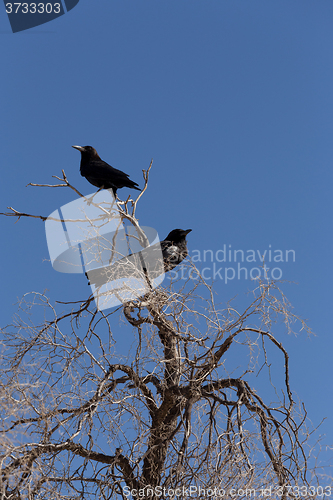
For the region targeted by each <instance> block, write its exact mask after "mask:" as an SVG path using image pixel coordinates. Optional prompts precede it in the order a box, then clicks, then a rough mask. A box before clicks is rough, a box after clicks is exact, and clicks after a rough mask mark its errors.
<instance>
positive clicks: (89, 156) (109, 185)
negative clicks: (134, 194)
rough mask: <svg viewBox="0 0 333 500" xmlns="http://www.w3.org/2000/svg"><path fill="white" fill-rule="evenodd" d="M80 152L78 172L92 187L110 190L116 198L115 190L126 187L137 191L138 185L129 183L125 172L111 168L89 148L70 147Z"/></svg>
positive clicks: (94, 150)
mask: <svg viewBox="0 0 333 500" xmlns="http://www.w3.org/2000/svg"><path fill="white" fill-rule="evenodd" d="M72 147H73V148H75V149H78V150H79V151H80V152H81V163H80V172H81V175H82V176H83V177H85V178H86V179H87V181H89V182H90V184H92V185H93V186H96V187H98V188H99V189H112V191H113V193H114V196H115V197H116V193H117V189H120V188H123V187H128V188H132V189H137V190H138V191H141V189H140V188H138V187H137V186H138V184H137V183H136V182H133V181H131V179H130V178H129V177H128V175H127V174H125V172H122V171H121V170H118V169H116V168H113V167H111V165H109V164H108V163H106V162H105V161H103V160H102V159H101V158H100V157H99V156H98V154H97V151H96V149H94V148H93V147H91V146H72Z"/></svg>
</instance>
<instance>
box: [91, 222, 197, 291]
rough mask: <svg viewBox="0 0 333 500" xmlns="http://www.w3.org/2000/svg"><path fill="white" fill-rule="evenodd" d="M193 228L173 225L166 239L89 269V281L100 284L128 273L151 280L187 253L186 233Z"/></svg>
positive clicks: (125, 276)
mask: <svg viewBox="0 0 333 500" xmlns="http://www.w3.org/2000/svg"><path fill="white" fill-rule="evenodd" d="M190 231H192V229H187V230H186V231H184V230H183V229H174V230H173V231H171V233H169V234H168V236H167V237H166V238H165V240H163V241H161V242H159V243H155V245H152V246H150V247H147V248H144V249H143V250H141V251H140V252H137V253H135V254H132V255H129V256H127V257H123V258H122V259H120V260H118V261H116V262H115V263H114V264H112V265H110V266H106V267H101V268H98V269H92V270H91V271H88V272H86V276H87V278H88V279H89V281H90V285H95V286H96V287H100V286H102V285H104V284H105V283H108V282H110V281H114V280H117V279H121V278H128V277H134V278H135V277H137V278H138V279H140V278H142V275H143V274H144V275H146V278H147V277H148V279H149V280H152V279H154V278H157V277H158V276H160V275H161V274H162V273H164V272H167V271H171V270H172V269H174V268H175V267H176V266H178V264H180V263H181V262H182V261H183V260H184V259H185V258H186V257H187V255H188V251H187V245H186V235H187V234H188V233H189V232H190ZM161 251H162V258H161ZM162 259H163V260H162ZM142 271H143V273H142Z"/></svg>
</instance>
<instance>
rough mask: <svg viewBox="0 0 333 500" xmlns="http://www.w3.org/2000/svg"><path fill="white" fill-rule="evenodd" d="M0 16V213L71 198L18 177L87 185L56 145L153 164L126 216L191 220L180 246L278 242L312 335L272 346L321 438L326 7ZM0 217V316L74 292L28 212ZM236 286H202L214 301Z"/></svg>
mask: <svg viewBox="0 0 333 500" xmlns="http://www.w3.org/2000/svg"><path fill="white" fill-rule="evenodd" d="M1 9H2V10H0V43H1V51H0V57H1V70H2V71H1V73H2V76H1V83H0V86H1V101H2V102H1V123H2V127H1V129H2V130H1V174H2V182H1V207H0V211H2V212H3V211H6V207H7V206H13V207H15V208H16V209H18V210H22V211H25V212H30V213H35V214H42V215H46V216H47V215H49V214H50V213H51V212H53V211H54V210H56V209H57V208H58V207H60V206H62V205H64V204H66V203H69V202H70V201H72V200H73V199H75V196H73V193H72V192H71V191H70V190H65V189H57V190H56V189H54V190H47V189H38V188H32V187H25V186H26V184H28V183H29V182H36V183H50V182H52V178H51V176H52V175H61V169H65V171H66V174H67V176H68V177H69V180H70V181H71V182H72V183H73V184H74V185H75V186H76V187H77V188H78V189H79V190H80V191H82V192H84V193H91V192H92V189H91V186H90V185H89V184H88V183H87V181H86V180H85V179H84V178H82V177H81V176H80V174H79V158H80V155H79V153H78V152H77V151H75V150H74V149H72V148H71V145H72V144H79V145H86V144H89V145H92V146H94V147H95V148H96V149H97V151H98V152H99V154H100V156H101V157H102V158H103V159H105V160H106V161H108V162H109V163H111V164H112V165H113V166H114V167H116V168H120V169H122V170H124V171H125V172H126V173H128V174H130V177H131V178H132V179H133V180H134V181H136V182H138V183H139V184H140V185H141V186H142V185H143V182H142V177H141V170H142V169H146V168H147V167H148V165H149V162H150V159H151V158H152V157H153V158H154V166H153V170H152V172H151V180H150V185H149V190H148V192H147V193H146V194H145V197H144V199H143V200H142V202H141V204H140V206H139V209H138V216H139V219H140V223H141V224H144V225H148V226H151V227H154V228H156V229H157V231H158V232H159V234H160V237H161V238H164V237H165V236H166V234H168V232H169V231H170V230H171V229H174V228H177V227H180V228H183V229H187V228H192V229H193V232H192V233H191V234H190V235H189V237H188V241H189V248H190V250H191V252H193V251H194V250H199V251H200V252H203V250H205V249H211V250H212V251H213V252H214V253H215V252H216V251H218V250H219V249H223V248H224V245H226V248H227V249H229V248H231V249H242V250H243V251H244V252H246V251H247V250H250V249H254V250H256V251H257V250H259V251H260V252H261V253H263V252H264V251H265V250H267V251H268V250H269V249H271V250H272V252H273V251H274V250H282V251H283V253H284V252H285V251H286V250H289V249H293V250H294V251H295V262H293V261H289V262H288V263H286V262H280V263H277V266H276V267H279V268H281V270H282V273H283V276H282V278H283V279H286V280H289V281H294V282H297V284H294V285H291V284H289V283H286V284H285V285H284V291H285V292H286V294H287V296H288V298H289V299H290V301H291V302H292V303H293V305H294V307H295V313H296V314H299V315H300V316H302V317H303V318H306V319H308V324H309V326H310V327H311V328H312V329H313V331H314V332H315V333H316V334H317V336H316V337H312V339H308V338H307V336H306V335H305V334H301V335H299V336H298V337H297V338H293V337H288V336H287V335H286V334H285V333H283V332H282V333H281V336H280V337H279V338H280V340H281V341H282V342H283V343H284V345H285V347H286V348H287V350H289V353H290V362H291V385H292V388H293V390H294V391H295V393H297V394H298V396H299V397H300V399H301V400H302V401H304V402H305V404H306V407H307V410H308V414H309V417H310V418H311V420H312V421H313V423H314V424H318V423H319V422H320V420H321V419H322V418H323V417H327V420H326V422H325V423H324V424H323V427H322V433H326V438H325V441H326V442H327V444H329V445H331V446H332V444H333V416H332V415H333V397H332V396H333V394H332V379H333V363H332V353H333V337H332V327H331V323H332V320H331V309H332V227H331V217H332V161H333V141H332V132H333V29H332V26H333V3H332V2H331V1H329V0H322V1H320V2H318V1H314V0H313V1H309V0H293V1H292V2H291V1H290V0H288V1H283V0H279V1H278V2H277V1H275V2H268V1H266V0H262V1H258V0H209V1H207V0H98V1H92V0H80V2H79V4H78V5H77V6H76V7H75V8H74V9H73V10H72V11H71V12H69V13H67V14H66V15H64V16H62V17H60V18H58V19H56V20H54V21H52V22H51V23H48V24H45V25H43V26H40V27H37V28H34V29H31V30H28V31H26V32H21V33H16V34H12V33H11V30H10V25H9V21H8V19H7V16H6V14H5V9H4V7H1ZM123 193H125V190H123ZM129 193H130V191H127V192H126V194H129ZM1 227H2V245H1V262H0V265H1V277H2V287H1V304H2V305H3V307H2V315H1V325H4V324H6V323H9V322H10V321H11V316H12V314H13V312H14V311H15V306H14V305H13V304H14V303H15V302H16V298H17V297H20V296H22V295H23V294H24V293H26V292H28V291H31V290H34V291H43V290H44V289H48V290H49V292H48V294H49V295H50V296H51V297H52V299H59V300H79V299H84V298H86V296H87V295H88V293H89V288H88V287H87V283H86V279H85V278H84V276H82V275H81V276H78V275H65V274H60V273H57V272H55V271H54V270H53V269H52V267H51V265H50V263H49V262H48V260H47V259H48V258H49V257H48V251H47V246H46V240H45V230H44V224H43V223H42V222H41V221H38V220H32V219H30V220H28V219H26V220H20V221H19V222H18V223H17V224H16V225H15V224H14V219H13V218H1ZM229 245H231V247H229ZM269 245H271V246H269ZM266 255H268V252H267V254H266ZM274 255H276V254H274ZM217 264H218V265H219V266H225V264H224V263H220V264H219V263H218V262H217ZM232 265H233V266H235V264H232ZM267 265H268V267H269V263H268V262H267ZM199 267H200V266H199ZM247 267H248V269H249V270H250V269H251V267H253V265H252V264H250V263H248V264H247ZM273 267H275V264H274V266H273ZM223 272H224V271H222V274H223ZM251 287H253V284H251V282H249V280H247V281H246V280H244V279H240V280H237V279H234V280H230V282H228V283H227V284H225V282H224V281H222V280H220V279H219V277H218V276H217V282H216V284H215V289H216V291H217V293H218V299H219V301H221V302H225V301H227V300H229V299H230V298H231V297H234V296H235V295H237V294H238V296H239V297H242V296H243V294H244V293H245V292H246V291H247V290H248V289H249V288H251ZM240 300H243V299H240ZM332 455H333V452H331V453H330V454H327V455H326V457H327V458H326V460H330V459H329V457H332Z"/></svg>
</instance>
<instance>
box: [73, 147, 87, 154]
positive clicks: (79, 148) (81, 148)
mask: <svg viewBox="0 0 333 500" xmlns="http://www.w3.org/2000/svg"><path fill="white" fill-rule="evenodd" d="M72 148H74V149H78V150H79V151H81V153H83V152H84V151H85V149H84V148H83V147H82V146H72Z"/></svg>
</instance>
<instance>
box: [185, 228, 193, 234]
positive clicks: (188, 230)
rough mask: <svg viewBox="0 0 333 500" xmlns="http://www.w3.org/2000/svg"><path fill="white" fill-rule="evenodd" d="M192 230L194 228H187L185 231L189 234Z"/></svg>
mask: <svg viewBox="0 0 333 500" xmlns="http://www.w3.org/2000/svg"><path fill="white" fill-rule="evenodd" d="M191 231H192V229H186V231H184V233H185V234H188V233H190V232H191Z"/></svg>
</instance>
